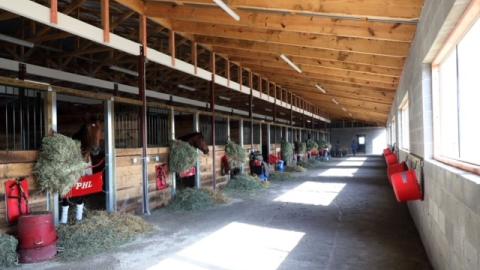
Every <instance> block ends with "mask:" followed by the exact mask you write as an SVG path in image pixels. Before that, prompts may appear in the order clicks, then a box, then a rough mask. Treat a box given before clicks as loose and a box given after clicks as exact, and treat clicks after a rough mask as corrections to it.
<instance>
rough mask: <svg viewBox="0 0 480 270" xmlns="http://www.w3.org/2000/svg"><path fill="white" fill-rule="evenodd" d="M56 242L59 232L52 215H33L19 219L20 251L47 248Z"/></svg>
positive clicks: (45, 213) (41, 213) (44, 213)
mask: <svg viewBox="0 0 480 270" xmlns="http://www.w3.org/2000/svg"><path fill="white" fill-rule="evenodd" d="M56 241H57V231H56V230H55V224H54V223H53V215H52V213H49V212H40V213H33V214H30V215H23V216H20V217H19V218H18V242H19V243H18V246H19V248H20V249H33V248H39V247H45V246H49V245H51V244H52V243H55V242H56Z"/></svg>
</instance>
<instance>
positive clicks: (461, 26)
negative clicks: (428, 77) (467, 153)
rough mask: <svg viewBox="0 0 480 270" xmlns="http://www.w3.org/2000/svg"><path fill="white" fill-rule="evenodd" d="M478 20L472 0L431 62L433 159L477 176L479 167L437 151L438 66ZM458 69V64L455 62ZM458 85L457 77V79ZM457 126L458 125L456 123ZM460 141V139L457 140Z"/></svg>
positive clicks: (479, 4)
mask: <svg viewBox="0 0 480 270" xmlns="http://www.w3.org/2000/svg"><path fill="white" fill-rule="evenodd" d="M479 20H480V0H472V1H471V3H470V4H469V6H468V7H467V8H466V10H465V12H464V14H463V15H462V17H461V18H460V20H459V21H458V23H457V25H456V26H455V28H454V29H453V31H452V32H451V33H450V35H449V37H448V38H447V40H446V42H445V44H444V45H443V47H442V48H441V49H440V50H439V52H438V53H437V55H436V56H435V57H434V60H433V61H432V65H431V68H432V109H433V110H432V113H433V119H432V120H433V159H434V160H436V161H439V162H441V163H444V164H446V165H449V166H452V167H455V168H457V169H461V170H464V171H467V172H471V173H474V174H477V175H480V165H477V164H473V163H469V162H467V161H463V160H461V157H460V156H459V158H458V159H456V158H451V157H447V156H445V155H442V153H441V150H440V149H439V148H440V147H439V144H441V141H440V140H439V138H440V137H441V130H440V110H441V109H440V93H439V90H440V83H439V81H440V77H439V71H440V66H441V64H442V63H443V62H444V60H445V59H446V58H447V57H448V56H449V55H450V53H453V51H454V50H455V53H457V52H456V50H457V46H458V44H459V43H460V42H461V41H462V39H463V37H464V36H465V35H466V34H467V33H468V32H469V30H470V29H471V28H472V26H473V25H474V24H475V23H477V21H479ZM457 69H458V62H457ZM457 85H458V77H457ZM457 91H458V90H457ZM457 125H459V123H457ZM458 139H459V140H460V138H458Z"/></svg>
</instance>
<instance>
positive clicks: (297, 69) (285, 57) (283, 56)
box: [280, 54, 302, 73]
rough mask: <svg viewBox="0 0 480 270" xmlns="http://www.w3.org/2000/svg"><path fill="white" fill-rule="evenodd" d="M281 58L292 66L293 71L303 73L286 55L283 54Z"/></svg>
mask: <svg viewBox="0 0 480 270" xmlns="http://www.w3.org/2000/svg"><path fill="white" fill-rule="evenodd" d="M280 58H282V60H283V61H285V62H286V63H287V64H288V65H289V66H291V67H292V68H293V69H295V70H296V71H297V72H298V73H302V70H301V69H300V68H299V67H298V66H297V65H295V63H293V62H292V61H291V60H290V59H288V57H287V56H286V55H285V54H281V55H280Z"/></svg>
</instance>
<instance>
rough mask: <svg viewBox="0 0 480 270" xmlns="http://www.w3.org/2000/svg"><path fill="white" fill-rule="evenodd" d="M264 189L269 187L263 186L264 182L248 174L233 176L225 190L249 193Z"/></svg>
mask: <svg viewBox="0 0 480 270" xmlns="http://www.w3.org/2000/svg"><path fill="white" fill-rule="evenodd" d="M264 187H267V186H266V185H264V184H262V182H261V181H260V179H259V178H258V177H255V176H252V175H248V174H239V175H235V176H233V177H232V179H230V181H228V184H227V185H226V186H225V190H228V191H240V192H245V191H247V192H248V191H254V190H259V189H262V188H264Z"/></svg>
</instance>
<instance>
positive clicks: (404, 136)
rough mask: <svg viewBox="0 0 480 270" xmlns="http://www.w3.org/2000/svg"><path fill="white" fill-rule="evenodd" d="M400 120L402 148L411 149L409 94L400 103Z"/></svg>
mask: <svg viewBox="0 0 480 270" xmlns="http://www.w3.org/2000/svg"><path fill="white" fill-rule="evenodd" d="M398 120H399V125H400V133H399V135H400V148H402V149H403V150H407V151H408V150H409V149H410V129H409V117H408V95H407V96H405V98H404V99H403V101H402V103H401V104H400V110H399V112H398Z"/></svg>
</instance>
